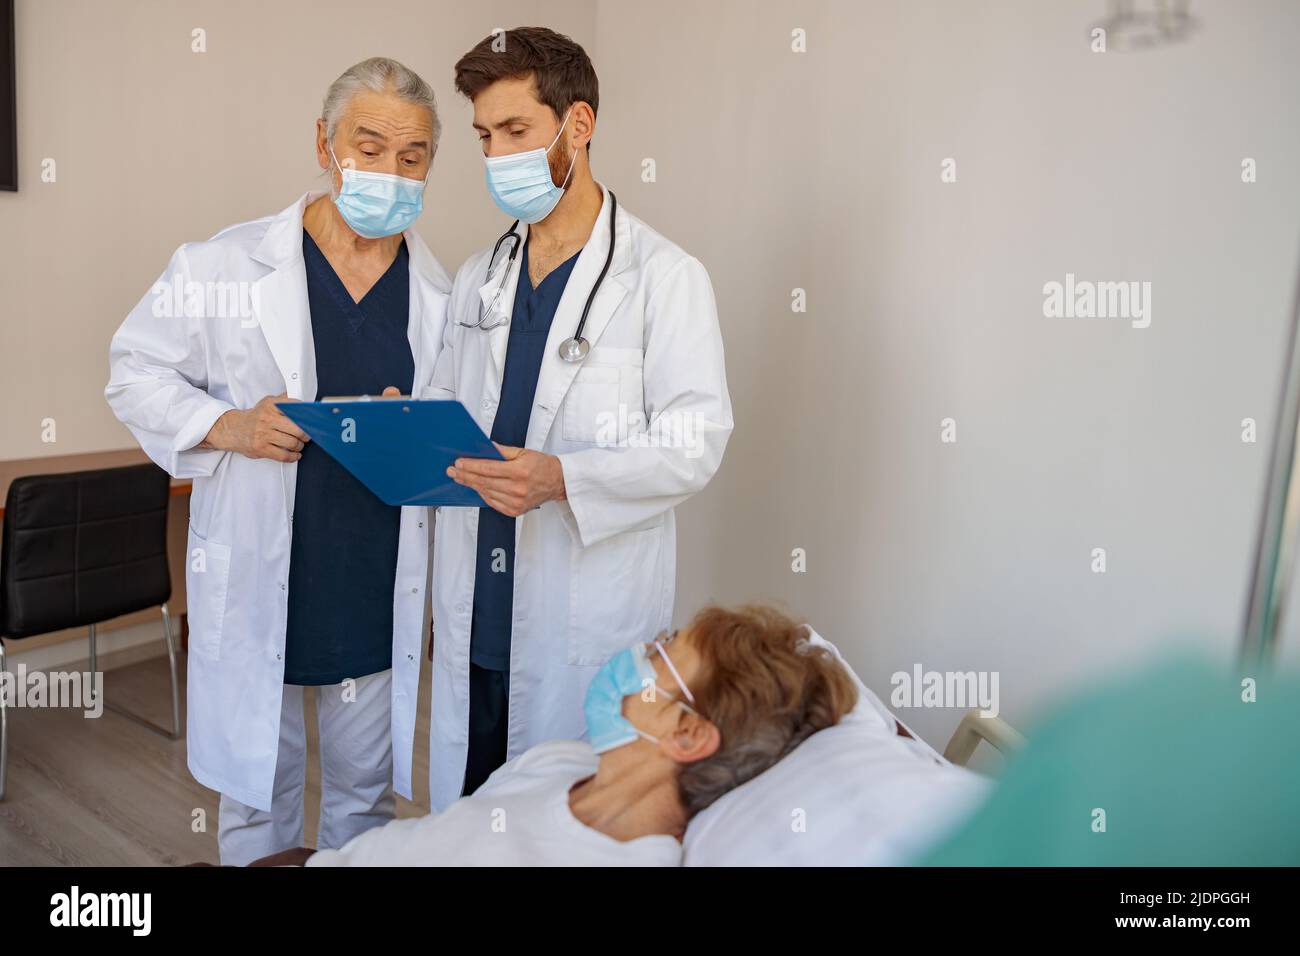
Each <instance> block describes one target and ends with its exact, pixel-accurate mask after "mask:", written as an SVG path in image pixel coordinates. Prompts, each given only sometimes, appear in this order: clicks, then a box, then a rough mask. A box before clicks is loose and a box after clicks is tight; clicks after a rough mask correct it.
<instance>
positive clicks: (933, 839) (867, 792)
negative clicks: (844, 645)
mask: <svg viewBox="0 0 1300 956" xmlns="http://www.w3.org/2000/svg"><path fill="white" fill-rule="evenodd" d="M812 640H813V643H814V644H818V645H821V646H824V647H826V648H827V649H829V650H830V651H831V652H832V653H834V654H835V656H836V657H837V658H838V659H839V660H840V662H841V663H842V664H843V665H844V667H845V668H846V669H847V670H848V672H849V674H850V675H851V676H852V677H853V681H854V683H855V685H856V686H857V689H858V702H857V705H856V706H855V707H854V708H853V710H852V711H851V712H850V713H849V714H848V715H847V716H846V717H845V718H844V719H843V720H841V721H840V723H838V724H836V725H835V726H834V727H828V728H826V729H825V730H822V731H819V732H818V733H815V734H813V735H812V736H811V737H809V738H808V739H807V740H805V741H804V742H803V743H801V744H800V745H799V746H798V747H796V748H795V749H794V750H793V751H791V753H790V754H789V755H787V756H786V757H784V758H783V759H782V760H781V761H780V762H779V763H777V764H776V765H775V766H773V767H771V768H769V769H768V770H767V771H765V772H764V773H762V774H759V776H757V777H755V778H754V779H753V780H750V781H747V782H746V783H744V784H742V785H741V786H739V787H737V788H736V789H735V790H732V791H731V792H730V793H727V794H726V795H724V796H723V797H721V798H719V799H718V800H717V801H716V802H715V803H714V804H713V805H712V806H710V807H708V808H706V809H705V810H704V811H702V812H701V813H700V814H699V815H697V816H696V817H695V818H694V819H692V820H691V823H690V825H689V826H688V827H687V829H686V836H685V839H684V840H683V851H684V856H683V862H684V864H685V865H686V866H898V865H905V864H907V863H910V862H912V861H914V860H915V859H917V858H918V857H919V856H920V854H922V853H923V852H924V851H925V850H927V849H929V848H930V847H931V846H933V845H935V844H936V843H937V842H938V841H939V840H941V839H942V838H943V837H945V836H947V835H948V833H949V832H951V830H952V829H953V828H954V827H955V826H956V825H957V824H959V823H961V822H962V821H963V820H964V819H965V818H966V817H967V816H968V815H969V813H970V812H971V811H973V810H974V809H975V807H976V806H978V805H979V804H980V803H981V802H982V801H983V800H984V798H985V797H986V796H987V795H988V793H989V791H990V789H991V787H992V781H991V779H990V778H988V777H986V776H983V775H981V774H978V773H975V772H974V771H972V770H970V769H968V768H967V767H966V766H965V765H966V764H967V763H968V762H969V760H970V758H971V756H972V754H973V753H974V752H975V750H976V748H977V747H978V746H979V744H980V742H981V741H983V742H985V743H987V744H988V745H989V746H992V747H994V748H995V749H997V750H998V751H1000V752H1001V753H1003V754H1009V753H1011V752H1013V751H1015V750H1017V749H1018V748H1019V747H1021V746H1022V745H1023V744H1024V737H1022V736H1021V735H1020V733H1019V732H1017V731H1016V730H1015V728H1013V727H1012V726H1011V725H1010V724H1008V723H1007V722H1006V721H1005V720H1002V719H1001V718H1000V717H981V716H980V714H979V711H978V710H972V711H970V712H968V713H966V714H965V715H964V716H963V717H962V718H961V720H960V722H959V723H958V725H957V729H956V731H955V732H954V733H953V735H952V739H951V740H949V741H948V745H947V747H946V748H945V750H944V754H942V755H941V754H939V753H938V752H937V751H935V750H934V749H933V748H932V747H931V746H930V745H929V744H927V743H926V742H925V741H924V740H923V739H922V738H921V737H920V736H919V735H917V734H916V733H915V732H913V731H912V729H911V728H910V727H908V726H907V724H906V723H904V722H903V721H902V720H901V719H900V718H899V717H898V715H896V714H894V713H893V712H892V711H891V710H890V709H889V708H888V707H886V706H885V704H884V702H883V701H881V700H880V698H879V697H877V696H876V695H875V694H874V693H873V692H872V691H871V690H870V689H869V688H868V687H867V686H866V685H865V684H864V683H863V682H862V681H861V680H860V679H859V678H858V676H857V675H856V674H854V673H853V669H852V668H851V667H849V665H848V663H847V662H846V661H844V658H843V656H842V655H840V653H839V651H838V650H837V649H836V648H835V646H834V645H833V644H831V643H830V642H829V641H826V640H825V639H823V638H822V637H820V636H819V635H817V634H816V633H814V634H813V636H812ZM900 725H901V726H902V727H903V728H904V729H906V730H907V732H908V733H909V734H911V735H912V736H911V737H907V736H903V735H901V734H899V733H898V727H899V726H900Z"/></svg>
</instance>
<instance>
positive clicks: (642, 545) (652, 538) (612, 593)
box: [568, 515, 666, 665]
mask: <svg viewBox="0 0 1300 956" xmlns="http://www.w3.org/2000/svg"><path fill="white" fill-rule="evenodd" d="M653 522H654V523H653V524H651V525H650V526H649V527H643V528H637V529H633V530H630V531H624V532H623V533H622V534H616V535H614V536H613V537H612V538H607V539H605V540H604V541H601V542H598V543H596V544H593V545H591V546H589V547H586V548H583V547H581V546H579V545H576V544H575V545H574V548H575V550H576V552H577V553H576V554H575V555H574V558H573V563H572V568H573V577H572V578H571V580H570V584H569V657H568V660H569V663H570V664H580V665H593V664H603V663H605V661H607V660H609V659H610V658H611V657H612V656H614V654H616V653H617V652H619V651H621V650H622V649H623V648H625V647H627V646H628V645H629V644H631V643H632V642H633V641H638V640H639V641H648V640H650V639H651V638H652V637H654V635H655V630H656V629H657V628H658V627H660V626H661V622H662V621H663V619H664V601H665V600H666V598H665V591H664V520H663V516H662V515H660V516H658V517H656V518H654V519H653Z"/></svg>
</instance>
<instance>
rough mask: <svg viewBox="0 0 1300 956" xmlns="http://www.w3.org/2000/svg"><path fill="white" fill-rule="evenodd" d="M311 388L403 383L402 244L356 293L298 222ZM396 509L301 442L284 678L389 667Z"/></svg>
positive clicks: (326, 390) (335, 391) (405, 284)
mask: <svg viewBox="0 0 1300 956" xmlns="http://www.w3.org/2000/svg"><path fill="white" fill-rule="evenodd" d="M302 254H303V260H304V263H305V265H306V269H307V298H308V301H309V304H310V306H311V332H312V342H313V344H314V345H315V350H316V383H317V387H316V394H315V395H314V396H313V398H315V399H317V400H319V399H320V397H321V396H322V395H378V394H379V393H380V392H381V391H383V389H384V387H385V386H388V385H396V386H397V387H398V388H400V389H401V390H402V392H403V393H407V394H409V393H410V391H411V385H412V382H413V381H414V378H415V361H414V359H413V358H412V356H411V345H410V342H409V341H408V340H407V337H406V334H407V325H408V322H409V316H410V296H411V286H410V270H409V262H408V257H407V251H406V243H402V245H401V247H400V248H399V249H398V251H397V258H396V259H394V260H393V264H392V265H391V266H389V267H388V271H387V272H385V273H384V274H383V275H382V276H381V277H380V278H379V281H378V282H376V283H375V284H374V285H373V286H372V287H371V288H370V291H369V292H367V293H366V294H365V295H364V296H363V297H362V299H361V301H360V302H354V301H353V300H352V295H351V294H350V293H349V292H348V290H347V289H346V288H345V287H344V285H343V281H342V280H341V279H340V278H339V277H338V275H337V274H336V273H335V272H334V269H333V267H332V266H330V264H329V260H328V259H326V258H325V254H324V253H322V252H321V251H320V248H319V247H318V246H317V245H316V243H315V242H314V241H312V238H311V236H309V235H307V233H306V231H305V230H304V231H303V234H302ZM400 520H401V508H400V507H396V506H393V505H386V504H384V503H383V502H382V501H380V500H379V499H378V498H377V497H375V494H374V492H372V491H371V490H370V489H369V488H367V487H366V486H365V485H363V484H362V483H361V482H360V481H358V480H357V479H356V478H354V477H353V476H352V474H351V473H350V472H348V470H347V469H346V468H344V467H343V466H342V465H340V464H339V463H338V462H336V461H335V460H334V459H333V458H331V457H330V456H329V455H327V454H326V453H325V452H324V451H322V450H321V448H320V446H318V445H317V444H316V443H315V442H308V443H307V445H306V447H304V448H303V451H302V458H301V459H299V461H298V478H297V486H296V491H295V497H294V507H293V547H292V550H291V552H290V556H289V621H288V629H287V632H286V634H285V663H284V682H285V683H286V684H337V683H340V682H341V681H343V680H344V679H345V678H348V677H365V676H367V675H368V674H377V673H379V672H380V671H385V670H388V669H389V668H390V667H392V666H393V585H394V581H395V578H396V575H397V538H398V533H399V523H400Z"/></svg>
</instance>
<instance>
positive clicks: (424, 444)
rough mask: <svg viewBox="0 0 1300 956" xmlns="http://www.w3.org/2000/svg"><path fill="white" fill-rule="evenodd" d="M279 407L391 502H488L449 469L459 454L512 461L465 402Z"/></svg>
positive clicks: (365, 401) (350, 401)
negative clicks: (497, 445) (492, 439)
mask: <svg viewBox="0 0 1300 956" xmlns="http://www.w3.org/2000/svg"><path fill="white" fill-rule="evenodd" d="M276 407H277V408H279V409H280V411H282V412H284V414H285V415H286V416H288V418H289V419H290V420H291V421H292V422H294V424H296V425H297V426H298V427H299V428H301V429H302V430H303V431H305V432H306V433H307V434H308V435H310V436H311V440H312V441H314V442H316V444H318V445H320V447H321V448H322V449H323V450H324V451H325V452H326V454H328V455H329V456H330V457H331V458H333V459H334V460H335V461H337V462H338V463H339V464H340V465H342V466H343V467H344V468H346V469H347V470H348V471H349V472H351V473H352V474H353V475H354V476H356V478H357V480H358V481H360V482H361V483H362V484H363V485H365V486H366V487H367V488H369V489H370V490H371V491H373V492H374V493H375V495H376V496H377V497H378V498H379V500H380V501H382V502H384V503H385V504H389V505H453V506H464V507H470V508H483V507H486V506H487V505H486V502H484V501H483V499H482V497H481V496H480V495H479V493H478V492H477V491H475V490H474V489H472V488H466V487H465V486H464V485H458V484H456V482H454V481H452V480H451V479H450V478H448V477H447V468H448V467H449V466H450V465H451V463H452V462H454V461H455V460H456V459H457V458H492V459H495V460H497V461H504V458H503V457H502V455H501V453H500V452H499V451H497V448H496V445H494V444H492V441H491V440H490V439H489V438H488V436H487V435H485V434H483V429H481V428H479V427H478V423H477V422H476V421H474V419H473V418H472V417H471V416H470V413H469V412H468V411H467V410H466V408H465V406H464V405H462V404H461V403H460V402H457V401H448V400H441V399H429V400H423V401H413V400H412V399H409V398H396V397H395V398H346V399H336V400H334V401H329V400H325V401H320V402H277V403H276Z"/></svg>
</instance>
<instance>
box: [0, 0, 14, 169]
mask: <svg viewBox="0 0 1300 956" xmlns="http://www.w3.org/2000/svg"><path fill="white" fill-rule="evenodd" d="M17 76H18V69H17V65H16V59H15V55H14V0H0V189H7V190H9V191H10V192H15V191H17V189H18V100H17V94H16V92H15V87H16V85H17Z"/></svg>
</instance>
